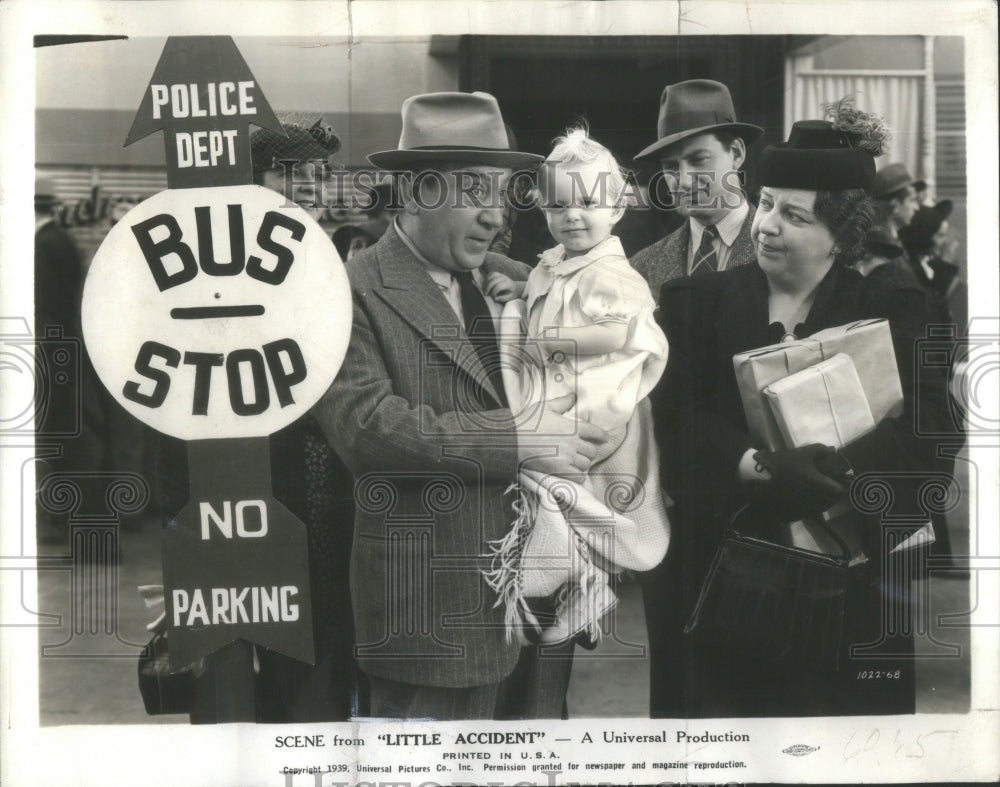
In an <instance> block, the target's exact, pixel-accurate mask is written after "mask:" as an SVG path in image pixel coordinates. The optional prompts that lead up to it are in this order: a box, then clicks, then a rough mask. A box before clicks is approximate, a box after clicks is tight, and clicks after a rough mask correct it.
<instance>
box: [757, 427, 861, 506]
mask: <svg viewBox="0 0 1000 787" xmlns="http://www.w3.org/2000/svg"><path fill="white" fill-rule="evenodd" d="M754 460H755V461H756V462H757V464H758V465H759V466H761V467H763V468H766V469H767V471H768V472H769V473H770V474H771V480H770V481H769V482H765V483H762V484H755V486H756V487H757V489H756V490H755V491H756V495H755V496H756V497H757V500H758V502H761V503H764V504H766V505H767V506H768V507H769V508H771V509H772V510H774V511H775V513H780V514H781V516H782V518H789V519H799V518H801V517H803V516H810V515H815V514H819V513H822V512H823V511H826V510H827V509H828V508H830V507H831V506H832V505H833V504H834V503H836V502H837V501H838V500H839V499H840V498H841V497H842V496H843V494H844V487H843V486H842V485H841V484H840V483H838V482H837V481H836V480H834V478H833V477H831V474H830V473H827V472H826V471H825V470H823V469H821V468H820V463H823V466H824V467H826V466H827V465H830V466H832V467H834V468H837V467H840V468H841V474H842V460H841V459H838V458H837V452H836V450H834V449H833V448H831V447H830V446H827V445H821V444H819V443H813V444H812V445H806V446H803V447H802V448H788V449H785V450H783V451H758V452H757V453H755V454H754ZM831 472H833V473H834V474H836V470H832V471H831Z"/></svg>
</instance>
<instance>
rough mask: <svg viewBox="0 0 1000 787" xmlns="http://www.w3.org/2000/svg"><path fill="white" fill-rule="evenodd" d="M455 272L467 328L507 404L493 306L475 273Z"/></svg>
mask: <svg viewBox="0 0 1000 787" xmlns="http://www.w3.org/2000/svg"><path fill="white" fill-rule="evenodd" d="M451 275H452V277H454V279H455V281H457V282H458V291H459V295H460V296H461V299H462V316H463V317H464V318H465V332H466V334H468V336H469V341H471V342H472V346H473V348H475V351H476V355H478V356H479V360H480V361H481V362H482V364H483V368H484V369H485V370H486V374H487V375H489V378H490V381H491V382H492V383H493V387H494V388H495V389H496V392H497V395H498V396H499V397H500V403H501V404H502V405H504V406H506V405H507V397H506V396H505V395H504V389H503V376H502V375H501V373H500V346H499V344H498V343H497V333H496V326H495V325H494V324H493V315H492V314H491V313H490V307H489V306H488V305H487V303H486V299H485V298H484V297H483V294H482V292H480V290H479V287H477V286H476V282H475V280H474V279H473V278H472V273H470V272H469V271H461V272H459V271H456V272H453V273H452V274H451Z"/></svg>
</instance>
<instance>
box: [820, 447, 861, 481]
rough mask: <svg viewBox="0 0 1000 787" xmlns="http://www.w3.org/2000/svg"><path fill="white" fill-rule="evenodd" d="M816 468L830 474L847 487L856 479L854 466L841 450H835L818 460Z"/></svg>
mask: <svg viewBox="0 0 1000 787" xmlns="http://www.w3.org/2000/svg"><path fill="white" fill-rule="evenodd" d="M816 469H817V470H819V471H820V472H821V473H822V474H823V475H825V476H829V477H830V478H832V479H833V480H834V481H836V482H837V483H838V484H840V485H841V486H842V487H844V488H845V489H847V488H848V487H849V486H850V485H851V482H852V481H854V468H853V467H852V466H851V463H850V461H849V460H848V459H847V457H846V456H844V455H843V454H842V453H841V452H840V451H833V452H832V453H829V454H826V455H824V456H821V457H819V458H818V459H817V460H816Z"/></svg>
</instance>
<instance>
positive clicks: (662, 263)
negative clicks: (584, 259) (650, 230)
mask: <svg viewBox="0 0 1000 787" xmlns="http://www.w3.org/2000/svg"><path fill="white" fill-rule="evenodd" d="M754 212H755V211H754V210H753V205H751V206H750V212H749V213H748V214H747V217H746V219H745V220H744V221H743V226H742V227H740V232H739V234H738V235H737V236H736V240H735V241H733V248H732V251H731V252H730V254H729V260H728V262H727V263H726V268H727V270H728V269H729V268H736V267H738V266H740V265H746V264H747V263H748V262H753V261H754V260H756V259H757V255H756V254H755V253H754V248H753V241H752V240H751V239H750V228H751V227H752V226H753V217H754ZM690 244H691V222H690V221H685V222H684V223H683V224H682V225H681V226H680V227H678V228H677V229H676V230H674V231H673V232H671V233H670V234H669V235H667V237H665V238H664V239H663V240H659V241H657V242H656V243H654V244H653V245H651V246H647V247H646V248H645V249H643V250H642V251H638V252H636V253H635V254H634V255H633V257H632V259H631V260H629V262H630V263H631V264H632V267H633V268H635V269H636V270H637V271H638V272H639V274H640V275H641V276H642V278H644V279H645V280H646V282H647V283H648V284H649V289H650V292H652V293H653V298H654V299H655V300H656V302H657V304H659V302H660V288H661V287H663V285H664V284H665V283H666V282H668V281H670V280H671V279H679V278H681V277H682V276H687V264H688V246H690Z"/></svg>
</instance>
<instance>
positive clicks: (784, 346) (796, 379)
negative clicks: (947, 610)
mask: <svg viewBox="0 0 1000 787" xmlns="http://www.w3.org/2000/svg"><path fill="white" fill-rule="evenodd" d="M733 366H734V368H735V370H736V379H737V381H738V384H739V389H740V396H741V397H742V400H743V408H744V411H745V413H746V417H747V424H748V426H749V429H750V435H751V437H752V438H753V440H754V444H755V445H758V446H760V447H763V448H767V449H770V450H779V449H783V448H799V447H802V446H805V445H809V444H811V443H823V444H824V445H829V446H833V447H834V448H842V447H844V446H845V445H847V444H849V443H851V442H852V441H853V440H855V439H857V438H858V437H861V436H862V435H864V434H866V433H867V432H869V431H871V430H872V429H874V428H875V425H876V424H878V423H879V422H880V421H881V420H882V419H883V418H891V417H894V416H898V415H900V414H901V413H902V412H903V389H902V386H901V385H900V382H899V369H898V368H897V366H896V355H895V353H894V351H893V346H892V335H891V334H890V332H889V323H888V322H887V321H886V320H862V321H859V322H853V323H849V324H847V325H841V326H839V327H836V328H828V329H827V330H824V331H819V332H818V333H815V334H813V335H812V336H810V337H809V338H807V339H798V340H794V341H789V342H782V343H780V344H772V345H769V346H767V347H761V348H758V349H756V350H751V351H749V352H745V353H739V354H738V355H735V356H734V357H733ZM822 519H823V520H824V522H822V523H821V522H819V521H817V520H810V519H805V520H801V521H797V522H792V523H789V525H788V528H787V531H786V532H783V533H782V538H783V540H784V539H787V544H788V545H789V546H795V547H800V548H802V549H809V550H811V551H814V552H823V553H827V554H834V553H835V552H836V551H838V546H837V544H836V542H835V541H834V540H833V539H831V538H830V537H829V536H828V535H827V529H828V528H831V529H833V530H834V531H835V532H837V533H838V534H839V535H840V536H841V538H842V539H843V540H844V541H846V542H847V544H848V546H849V547H850V548H851V553H852V554H851V557H852V561H854V562H860V561H863V560H864V559H865V557H864V555H863V553H862V552H861V547H860V533H859V531H858V529H857V523H856V518H855V517H854V516H853V514H852V509H851V507H850V505H849V504H848V503H846V502H845V503H843V504H839V505H837V506H835V507H834V508H833V509H831V510H830V511H827V512H825V513H824V514H823V516H822ZM921 532H922V535H920V536H919V538H917V540H916V542H914V544H915V543H919V542H926V541H928V540H932V539H933V536H932V535H931V531H929V530H928V529H925V530H923V531H921ZM911 540H912V539H911ZM914 544H905V545H901V546H906V547H908V546H911V545H914Z"/></svg>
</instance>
